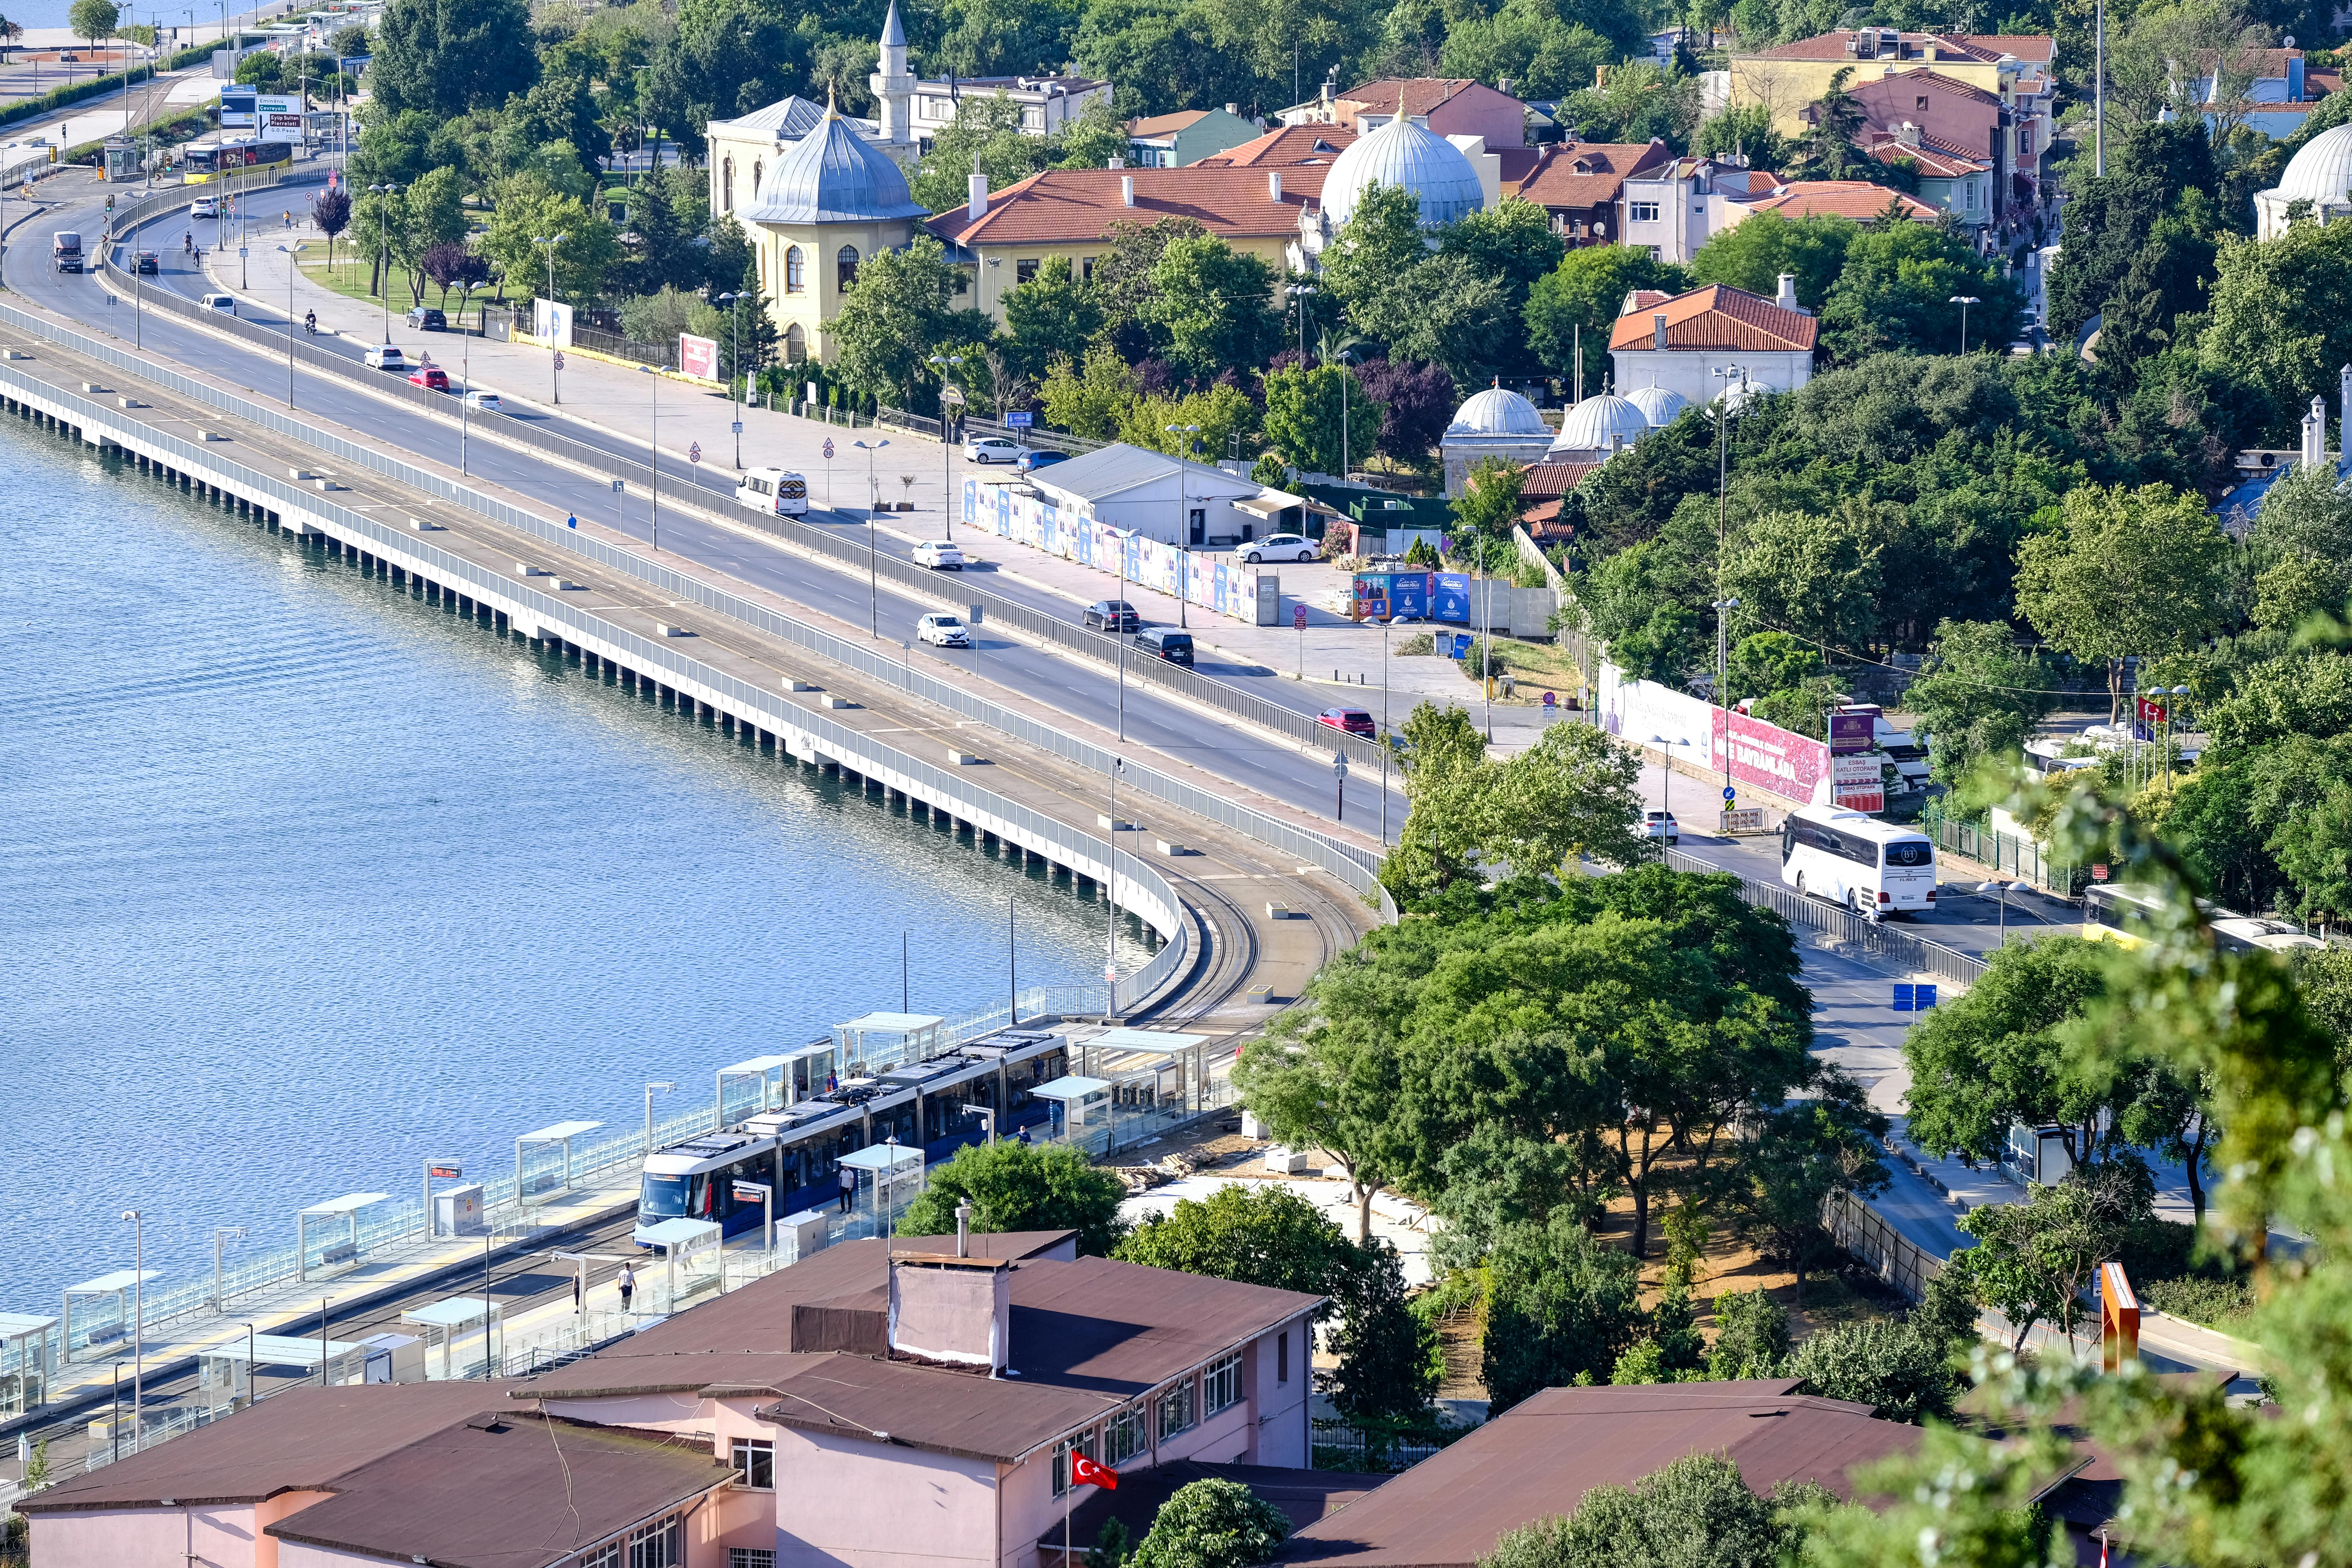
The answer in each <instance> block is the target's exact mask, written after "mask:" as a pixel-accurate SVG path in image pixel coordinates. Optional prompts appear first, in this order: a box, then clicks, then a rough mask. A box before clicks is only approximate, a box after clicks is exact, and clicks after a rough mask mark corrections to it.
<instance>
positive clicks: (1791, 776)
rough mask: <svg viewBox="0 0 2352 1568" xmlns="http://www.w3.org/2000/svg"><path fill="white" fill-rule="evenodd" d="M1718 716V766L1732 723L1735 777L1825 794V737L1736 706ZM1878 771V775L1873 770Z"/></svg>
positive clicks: (1793, 795)
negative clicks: (1753, 715) (1797, 730)
mask: <svg viewBox="0 0 2352 1568" xmlns="http://www.w3.org/2000/svg"><path fill="white" fill-rule="evenodd" d="M1709 711H1710V712H1711V713H1713V715H1714V716H1715V766H1716V767H1717V768H1718V769H1719V768H1722V767H1723V766H1724V761H1725V759H1724V752H1725V748H1726V741H1725V733H1724V729H1725V725H1726V724H1728V725H1729V727H1730V735H1729V751H1730V773H1731V777H1732V779H1733V781H1734V782H1735V783H1738V784H1751V785H1753V786H1755V787H1756V788H1758V789H1763V790H1769V791H1771V792H1772V793H1773V794H1774V795H1783V796H1786V797H1787V798H1789V799H1790V800H1795V801H1808V802H1810V801H1814V800H1819V799H1822V797H1823V795H1824V794H1825V793H1826V792H1825V791H1824V788H1823V786H1824V785H1826V784H1827V783H1828V782H1829V777H1830V749H1829V747H1828V746H1827V745H1825V744H1823V743H1822V742H1820V741H1816V740H1813V739H1811V737H1809V736H1805V735H1799V734H1795V733H1793V732H1791V731H1787V730H1783V729H1781V728H1780V726H1779V725H1777V724H1767V723H1766V722H1764V721H1763V720H1761V719H1752V718H1750V717H1748V715H1747V714H1745V713H1742V712H1739V711H1738V710H1732V711H1730V712H1726V711H1725V710H1722V709H1720V708H1717V709H1710V710H1709ZM1873 776H1874V777H1875V776H1876V774H1875V772H1874V773H1873Z"/></svg>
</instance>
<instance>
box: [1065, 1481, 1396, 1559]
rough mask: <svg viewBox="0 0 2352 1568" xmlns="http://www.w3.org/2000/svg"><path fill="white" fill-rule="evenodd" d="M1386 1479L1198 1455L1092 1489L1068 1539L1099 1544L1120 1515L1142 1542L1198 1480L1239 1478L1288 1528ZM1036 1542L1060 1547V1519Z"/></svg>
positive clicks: (1334, 1509)
mask: <svg viewBox="0 0 2352 1568" xmlns="http://www.w3.org/2000/svg"><path fill="white" fill-rule="evenodd" d="M1388 1479H1389V1478H1388V1477H1387V1476H1385V1475H1378V1476H1367V1475H1357V1474H1354V1473H1353V1472H1350V1471H1348V1470H1293V1469H1284V1468H1278V1467H1276V1466H1272V1465H1205V1464H1202V1463H1201V1462H1200V1461H1199V1460H1197V1459H1171V1460H1170V1461H1168V1462H1167V1463H1166V1464H1164V1465H1154V1466H1151V1467H1150V1468H1132V1469H1123V1470H1121V1471H1119V1475H1118V1489H1117V1490H1115V1491H1105V1490H1103V1489H1101V1488H1099V1487H1088V1488H1087V1491H1086V1495H1085V1496H1084V1497H1082V1498H1081V1499H1080V1500H1079V1501H1078V1505H1077V1507H1076V1509H1075V1510H1072V1512H1071V1514H1070V1531H1069V1540H1070V1544H1071V1546H1072V1548H1073V1549H1074V1550H1076V1551H1080V1552H1083V1551H1085V1550H1086V1549H1087V1547H1089V1546H1092V1545H1093V1544H1094V1543H1095V1540H1096V1538H1097V1536H1099V1535H1100V1534H1101V1533H1102V1528H1103V1526H1104V1525H1106V1524H1108V1523H1109V1522H1110V1521H1112V1520H1114V1519H1116V1520H1118V1521H1119V1522H1120V1523H1121V1524H1123V1525H1125V1526H1127V1534H1128V1539H1129V1540H1130V1541H1141V1540H1142V1539H1143V1538H1144V1536H1145V1535H1146V1534H1147V1533H1148V1532H1149V1531H1150V1529H1151V1521H1153V1519H1155V1518H1156V1517H1158V1515H1159V1512H1160V1504H1161V1503H1164V1502H1166V1501H1167V1500H1168V1499H1169V1498H1170V1496H1171V1494H1173V1493H1174V1492H1175V1490H1176V1489H1177V1488H1179V1487H1183V1486H1190V1485H1191V1484H1192V1482H1194V1481H1238V1482H1239V1483H1241V1484H1242V1485H1243V1486H1245V1487H1247V1488H1249V1489H1250V1490H1251V1491H1253V1492H1255V1493H1256V1494H1257V1497H1258V1499H1259V1500H1260V1501H1262V1502H1270V1503H1272V1504H1273V1505H1274V1506H1275V1507H1276V1508H1278V1509H1280V1510H1282V1511H1283V1513H1284V1514H1285V1515H1286V1516H1287V1517H1288V1519H1289V1520H1290V1528H1291V1529H1292V1530H1294V1531H1297V1530H1304V1529H1306V1528H1307V1526H1308V1525H1310V1524H1315V1523H1318V1522H1319V1521H1322V1520H1325V1519H1328V1518H1329V1517H1330V1516H1331V1515H1333V1514H1335V1513H1338V1512H1339V1510H1341V1509H1343V1508H1346V1507H1347V1506H1348V1505H1349V1504H1350V1503H1352V1502H1354V1501H1355V1500H1357V1499H1359V1498H1360V1497H1362V1496H1364V1495H1365V1494H1366V1493H1367V1492H1369V1491H1370V1490H1371V1489H1373V1488H1374V1487H1377V1486H1379V1485H1381V1483H1382V1482H1384V1481H1386V1480H1388ZM1037 1545H1038V1547H1039V1548H1040V1549H1041V1550H1042V1551H1045V1552H1059V1551H1060V1550H1061V1546H1062V1526H1061V1523H1060V1521H1055V1525H1054V1528H1053V1529H1052V1530H1050V1531H1047V1532H1046V1533H1045V1534H1044V1535H1042V1536H1040V1537H1038V1539H1037Z"/></svg>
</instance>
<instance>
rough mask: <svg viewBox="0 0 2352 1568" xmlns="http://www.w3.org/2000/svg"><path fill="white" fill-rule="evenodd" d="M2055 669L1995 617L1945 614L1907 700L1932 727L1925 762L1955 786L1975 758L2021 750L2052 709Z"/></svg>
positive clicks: (1940, 778)
mask: <svg viewBox="0 0 2352 1568" xmlns="http://www.w3.org/2000/svg"><path fill="white" fill-rule="evenodd" d="M2051 689H2052V685H2051V678H2050V672H2049V671H2048V670H2047V669H2046V668H2043V666H2042V661H2041V660H2040V659H2039V658H2036V657H2034V656H2033V655H2032V654H2031V653H2029V652H2027V651H2025V650H2023V649H2021V648H2020V647H2018V646H2017V639H2016V637H2015V635H2014V634H2013V633H2012V632H2011V630H2010V628H2009V627H2008V626H2003V625H2001V624H2000V623H1999V622H1996V621H1945V622H1943V623H1941V624H1940V625H1938V626H1937V627H1936V640H1935V643H1934V645H1933V646H1932V647H1930V648H1929V649H1928V652H1927V658H1926V659H1925V660H1923V661H1922V662H1921V664H1920V667H1919V679H1916V680H1915V681H1913V682H1912V683H1911V686H1910V688H1909V689H1908V690H1906V692H1905V693H1904V694H1903V705H1904V706H1905V707H1906V709H1908V710H1910V711H1911V712H1912V713H1914V714H1916V716H1917V718H1918V721H1919V727H1920V728H1921V729H1923V730H1925V731H1927V767H1928V772H1929V773H1930V774H1931V775H1932V776H1933V777H1934V778H1935V780H1936V782H1937V783H1938V784H1943V785H1945V786H1946V787H1948V788H1952V787H1957V786H1958V784H1960V783H1961V782H1962V781H1963V780H1965V779H1966V778H1967V777H1968V776H1969V773H1970V771H1971V770H1972V769H1974V768H1975V766H1976V765H1977V763H1978V762H1979V760H1981V759H1983V758H1986V757H2001V756H2007V755H2010V754H2012V753H2014V752H2019V751H2021V749H2022V748H2023V746H2024V744H2025V738H2026V737H2027V736H2028V735H2030V734H2032V732H2033V725H2034V722H2035V721H2036V720H2038V719H2040V718H2041V716H2042V714H2044V713H2046V712H2048V711H2049V710H2050V705H2051V701H2052V698H2051V695H2050V693H2051Z"/></svg>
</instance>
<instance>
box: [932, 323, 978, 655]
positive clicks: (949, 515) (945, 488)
mask: <svg viewBox="0 0 2352 1568" xmlns="http://www.w3.org/2000/svg"><path fill="white" fill-rule="evenodd" d="M930 363H933V364H935V365H937V366H939V369H940V527H941V528H942V529H943V530H944V532H943V533H942V535H941V537H943V538H945V539H948V540H950V541H952V540H953V539H954V538H955V470H954V468H953V467H952V465H951V463H950V459H951V458H953V457H954V456H955V454H954V453H953V452H952V451H950V449H949V442H948V394H949V392H950V391H951V390H952V388H951V387H950V385H949V384H948V373H949V372H950V370H952V369H953V368H954V367H955V366H957V365H960V364H961V363H963V355H961V354H933V355H932V356H931V358H930ZM956 395H957V396H959V397H961V396H962V394H961V393H957V394H956ZM971 646H972V651H973V653H974V655H975V656H977V654H978V653H979V650H980V638H979V637H973V638H972V640H971Z"/></svg>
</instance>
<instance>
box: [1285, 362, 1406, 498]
mask: <svg viewBox="0 0 2352 1568" xmlns="http://www.w3.org/2000/svg"><path fill="white" fill-rule="evenodd" d="M1343 404H1344V410H1345V412H1344V414H1343V412H1342V408H1343ZM1380 434H1381V405H1379V404H1377V403H1374V402H1373V401H1372V400H1371V399H1370V397H1369V396H1367V395H1365V393H1364V388H1363V384H1361V383H1360V382H1359V381H1358V380H1357V379H1356V375H1355V373H1354V372H1353V371H1352V370H1350V369H1349V368H1348V367H1346V366H1344V365H1336V364H1318V365H1317V366H1315V367H1314V368H1313V369H1311V370H1309V369H1307V368H1305V367H1304V366H1301V365H1295V364H1294V365H1286V366H1285V367H1284V368H1282V369H1281V370H1278V371H1276V372H1275V373H1274V374H1272V375H1269V376H1267V377H1266V378H1265V439H1266V444H1267V445H1268V446H1270V447H1273V448H1274V449H1275V450H1276V451H1277V452H1280V453H1281V454H1282V455H1283V456H1284V457H1285V458H1288V459H1289V460H1290V463H1291V465H1292V466H1293V467H1294V468H1299V469H1301V470H1303V471H1305V472H1307V473H1319V474H1338V473H1339V470H1340V468H1341V466H1342V464H1343V461H1344V462H1347V463H1350V464H1351V463H1352V462H1353V459H1354V457H1355V454H1357V453H1359V452H1370V450H1371V449H1372V447H1373V445H1374V443H1376V442H1377V441H1378V440H1379V439H1380Z"/></svg>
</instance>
